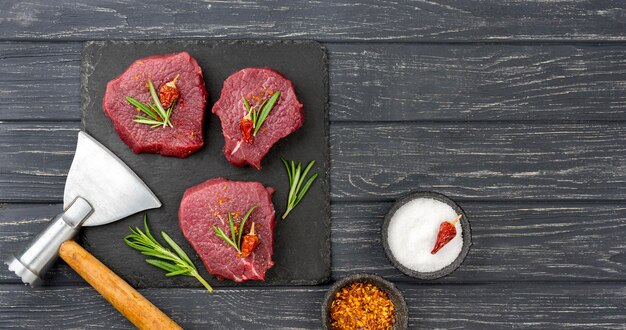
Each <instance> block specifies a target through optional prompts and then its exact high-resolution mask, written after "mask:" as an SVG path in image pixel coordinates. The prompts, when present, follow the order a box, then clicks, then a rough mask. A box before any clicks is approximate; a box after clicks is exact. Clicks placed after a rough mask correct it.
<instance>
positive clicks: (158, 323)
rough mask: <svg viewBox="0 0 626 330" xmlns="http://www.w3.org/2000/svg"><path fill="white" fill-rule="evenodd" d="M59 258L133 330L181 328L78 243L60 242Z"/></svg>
mask: <svg viewBox="0 0 626 330" xmlns="http://www.w3.org/2000/svg"><path fill="white" fill-rule="evenodd" d="M59 255H60V256H61V258H62V259H63V260H65V262H67V264H68V265H70V267H72V268H73V269H74V270H75V271H76V272H77V273H78V274H79V275H80V276H81V277H82V278H84V279H85V280H86V281H87V283H89V284H91V286H93V287H94V289H96V290H97V291H98V292H100V294H101V295H102V296H103V297H104V299H106V300H107V301H108V302H109V303H111V305H113V307H115V308H116V309H117V310H118V311H120V313H122V314H123V315H124V316H126V318H127V319H128V320H129V321H130V322H132V323H133V324H134V325H135V326H136V327H137V328H139V329H182V328H181V327H180V326H179V325H178V324H176V322H174V321H173V320H172V319H170V318H169V317H168V316H167V315H165V313H163V312H162V311H161V310H160V309H158V308H157V307H156V306H154V305H153V304H152V303H151V302H150V301H148V299H146V298H145V297H144V296H142V295H141V294H140V293H139V292H137V290H135V289H133V287H131V286H130V285H129V284H128V283H126V281H124V280H123V279H121V278H120V277H119V276H117V275H116V274H115V273H114V272H113V271H112V270H110V269H109V268H108V267H107V266H105V265H104V264H103V263H101V262H100V260H98V259H96V257H94V256H92V255H91V254H90V253H89V252H87V250H85V249H83V247H82V246H80V245H78V243H76V242H74V241H66V242H64V243H63V244H61V247H60V248H59Z"/></svg>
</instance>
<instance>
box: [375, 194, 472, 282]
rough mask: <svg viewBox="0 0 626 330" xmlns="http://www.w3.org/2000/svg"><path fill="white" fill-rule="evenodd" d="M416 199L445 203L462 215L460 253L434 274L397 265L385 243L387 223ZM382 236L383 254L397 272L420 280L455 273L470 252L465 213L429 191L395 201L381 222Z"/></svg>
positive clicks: (470, 236) (443, 196) (470, 241)
mask: <svg viewBox="0 0 626 330" xmlns="http://www.w3.org/2000/svg"><path fill="white" fill-rule="evenodd" d="M418 198H430V199H434V200H437V201H440V202H443V203H446V204H448V205H450V206H451V207H452V208H453V209H454V211H455V212H456V213H457V214H462V215H463V216H462V217H461V228H462V229H463V234H462V235H463V247H462V248H461V252H460V253H459V255H458V257H457V258H456V259H455V260H454V261H453V262H452V263H451V264H449V265H448V266H446V267H444V268H442V269H440V270H437V271H434V272H418V271H415V270H412V269H409V268H407V267H405V266H404V265H402V264H401V263H399V262H398V261H397V260H396V258H394V256H393V254H392V253H391V249H390V248H389V242H388V241H387V230H388V229H389V222H390V221H391V218H392V217H393V215H394V214H395V213H396V211H397V210H398V209H399V208H400V207H402V206H403V205H404V204H406V203H408V202H410V201H412V200H414V199H418ZM382 236H383V247H384V248H385V254H386V255H387V259H389V261H391V263H392V264H393V265H394V267H396V268H397V269H398V270H400V271H401V272H403V273H404V274H406V275H408V276H411V277H415V278H419V279H422V280H434V279H437V278H440V277H444V276H446V275H449V274H450V273H452V272H453V271H455V270H456V269H457V268H459V266H461V264H462V263H463V260H465V257H466V256H467V253H468V252H469V250H470V247H471V246H472V232H471V228H470V224H469V221H468V220H467V217H466V216H465V212H463V209H461V207H460V206H459V205H457V204H456V203H455V202H454V201H453V200H451V199H450V198H448V197H447V196H445V195H442V194H439V193H436V192H431V191H418V192H415V193H412V194H411V195H409V196H407V197H404V198H402V199H401V200H399V201H397V202H396V203H395V204H394V205H393V206H392V207H391V210H389V212H388V213H387V215H386V216H385V221H384V222H383V228H382Z"/></svg>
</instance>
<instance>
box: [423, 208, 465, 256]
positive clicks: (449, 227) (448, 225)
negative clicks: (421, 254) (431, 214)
mask: <svg viewBox="0 0 626 330" xmlns="http://www.w3.org/2000/svg"><path fill="white" fill-rule="evenodd" d="M462 216H463V215H459V216H458V217H456V218H455V219H454V220H452V221H444V222H442V223H441V224H440V225H439V232H438V233H437V241H435V247H434V248H433V250H432V251H430V253H431V254H435V253H437V251H439V250H441V248H442V247H444V246H445V245H446V244H448V243H449V242H450V241H451V240H452V239H453V238H454V237H455V236H456V227H455V225H456V222H457V221H459V219H461V217H462Z"/></svg>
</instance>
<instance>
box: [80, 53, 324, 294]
mask: <svg viewBox="0 0 626 330" xmlns="http://www.w3.org/2000/svg"><path fill="white" fill-rule="evenodd" d="M179 51H187V52H189V53H190V54H191V55H192V56H193V57H195V58H196V60H198V62H199V64H200V66H201V67H202V69H203V73H204V79H205V83H206V87H207V89H208V92H209V102H208V103H207V109H206V115H205V127H204V137H205V145H204V147H203V148H202V149H200V150H199V151H198V152H196V153H195V154H193V155H191V156H189V157H188V158H185V159H179V158H172V157H164V156H160V155H154V154H139V155H138V154H134V153H133V152H132V151H131V150H130V149H129V148H128V146H126V144H124V143H123V142H122V141H121V140H120V139H119V137H118V136H117V134H116V133H115V131H114V129H113V125H112V124H111V121H110V120H109V119H108V117H106V116H105V114H104V112H103V110H102V98H103V95H104V91H105V89H106V84H107V82H108V81H109V80H111V79H113V78H115V77H117V76H118V75H119V74H121V73H122V72H123V71H124V70H125V69H126V68H127V67H128V66H129V65H130V64H131V63H132V62H133V61H135V60H137V59H139V58H142V57H145V56H149V55H155V54H164V53H172V52H179ZM246 67H270V68H273V69H276V70H278V71H279V72H281V73H282V74H284V75H285V76H286V77H288V78H289V79H290V80H292V81H293V83H294V86H295V89H296V94H297V95H298V98H299V99H300V101H301V102H302V103H303V104H304V110H305V121H304V126H303V127H302V128H301V129H300V130H298V131H296V132H295V133H293V134H291V135H290V136H288V137H287V138H285V139H283V140H282V141H279V143H277V144H276V145H275V146H274V147H273V148H272V149H271V150H270V152H269V153H268V154H267V156H266V157H265V158H264V159H263V161H262V163H261V165H262V166H263V169H262V170H261V171H258V170H256V169H254V168H251V167H245V168H238V167H235V166H233V165H231V164H230V163H228V162H227V161H226V159H225V158H224V155H223V152H222V149H223V145H224V140H223V137H222V133H221V128H220V122H219V118H218V117H217V116H215V115H213V114H212V113H211V107H212V105H213V104H214V103H215V102H216V101H217V99H218V98H219V94H220V92H221V89H222V83H223V81H224V80H225V79H226V77H228V76H229V75H230V74H232V73H233V72H235V71H237V70H239V69H243V68H246ZM81 94H82V109H83V113H82V126H83V129H84V130H85V131H86V132H87V133H89V134H91V135H92V136H93V137H95V138H96V139H97V140H98V141H100V142H101V143H102V144H104V145H105V146H107V147H108V148H109V149H110V150H111V151H113V152H114V153H115V154H116V155H118V156H119V157H120V158H121V159H122V160H123V161H124V162H125V163H126V164H127V165H128V166H130V168H132V169H133V170H134V171H135V172H136V173H137V174H138V175H139V177H141V178H142V179H143V180H144V181H145V182H146V184H147V185H148V186H149V187H150V188H151V189H152V190H153V191H154V193H155V194H156V195H157V196H158V198H159V199H160V200H161V202H162V203H163V206H162V207H161V208H160V209H155V210H149V211H147V214H148V221H149V225H150V227H151V230H152V231H153V232H159V231H161V230H164V231H166V232H167V233H168V234H170V236H172V238H173V239H174V240H175V241H176V242H178V243H179V244H180V245H181V247H182V248H183V249H184V250H185V251H188V253H189V254H190V257H191V259H192V260H193V261H194V263H195V264H196V266H197V267H198V269H199V270H200V273H201V275H203V276H204V277H205V279H207V280H208V281H209V283H211V284H212V285H216V286H230V285H314V284H319V283H323V282H326V281H328V280H329V278H330V201H329V151H328V108H327V104H328V72H327V62H326V50H325V49H324V48H323V47H322V46H321V45H320V44H318V43H317V42H313V41H288V42H285V41H157V42H154V41H151V42H148V41H146V42H143V41H142V42H126V41H107V42H88V43H86V44H85V46H84V48H83V60H82V65H81ZM280 157H285V158H286V159H293V160H295V161H300V162H303V163H306V162H308V161H310V160H312V159H315V161H316V163H315V166H314V167H313V169H312V172H317V173H319V178H318V179H317V181H316V183H315V184H314V185H313V186H312V187H311V188H310V190H309V192H308V193H307V195H306V197H305V198H304V199H303V200H302V202H301V203H300V205H298V207H297V208H296V209H295V210H294V211H292V213H291V214H290V215H289V217H288V218H287V219H285V220H282V219H280V215H282V213H283V212H284V210H285V207H286V205H285V204H286V200H287V192H288V178H287V175H286V172H285V169H284V167H283V165H282V162H281V161H280ZM220 176H221V177H225V178H228V179H231V180H240V181H259V182H261V183H263V184H264V185H266V186H272V187H274V188H276V193H275V194H274V197H273V201H274V207H275V209H276V221H277V224H276V231H275V242H274V257H273V258H274V262H275V265H274V267H273V268H271V269H270V270H269V271H268V273H267V274H266V280H265V282H260V281H248V282H245V283H235V282H232V281H228V280H227V281H218V280H216V279H215V278H214V277H213V276H211V275H210V274H208V273H207V271H206V269H205V268H204V265H203V264H202V262H201V260H200V258H199V257H198V256H197V255H196V254H195V252H194V250H193V248H192V247H191V246H190V245H189V244H188V242H187V241H186V240H185V238H184V237H183V235H182V233H181V231H180V229H179V227H178V206H179V203H180V200H181V198H182V195H183V193H184V191H185V189H186V188H188V187H191V186H193V185H196V184H199V183H201V182H204V181H206V180H207V179H210V178H214V177H220ZM111 207H115V205H111ZM142 217H143V213H141V214H136V215H133V216H130V217H128V218H126V219H123V220H120V221H117V222H115V223H111V224H108V225H106V226H101V227H90V228H86V229H84V231H83V233H82V235H81V239H82V244H83V246H84V247H85V248H86V249H87V250H89V251H90V252H91V253H92V254H93V255H94V256H96V257H97V258H99V259H100V260H101V261H102V262H103V263H104V264H106V265H107V266H109V267H110V268H111V269H112V270H113V271H115V272H116V273H117V274H119V275H120V276H121V277H122V278H124V279H125V280H127V281H128V282H129V283H130V284H131V285H133V286H135V287H140V288H143V287H201V285H200V284H199V283H198V282H197V281H196V280H195V279H194V278H192V277H185V276H178V277H172V278H168V277H166V276H164V272H163V271H162V270H160V269H157V268H155V267H152V266H150V265H148V264H146V263H145V262H144V259H145V258H144V257H143V256H141V255H140V254H139V253H138V252H137V251H135V250H132V249H130V248H129V247H127V246H126V245H125V244H124V242H123V240H122V238H123V237H124V236H125V235H127V234H128V226H142Z"/></svg>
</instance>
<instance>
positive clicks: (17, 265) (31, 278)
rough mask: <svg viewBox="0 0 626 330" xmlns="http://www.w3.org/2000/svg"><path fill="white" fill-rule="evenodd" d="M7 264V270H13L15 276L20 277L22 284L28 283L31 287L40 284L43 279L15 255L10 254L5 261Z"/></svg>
mask: <svg viewBox="0 0 626 330" xmlns="http://www.w3.org/2000/svg"><path fill="white" fill-rule="evenodd" d="M4 263H5V264H7V265H8V266H9V270H10V271H12V272H14V273H15V274H16V275H17V276H19V277H20V278H21V279H22V282H24V284H28V285H30V287H31V288H34V287H37V286H40V285H41V284H42V283H43V280H42V279H41V278H40V277H39V276H37V274H35V273H34V272H33V271H32V270H30V269H28V267H26V266H25V265H24V264H23V263H22V262H21V261H20V260H19V259H17V258H16V257H15V256H13V255H12V256H11V257H10V258H9V259H7V260H6V261H5V262H4Z"/></svg>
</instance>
